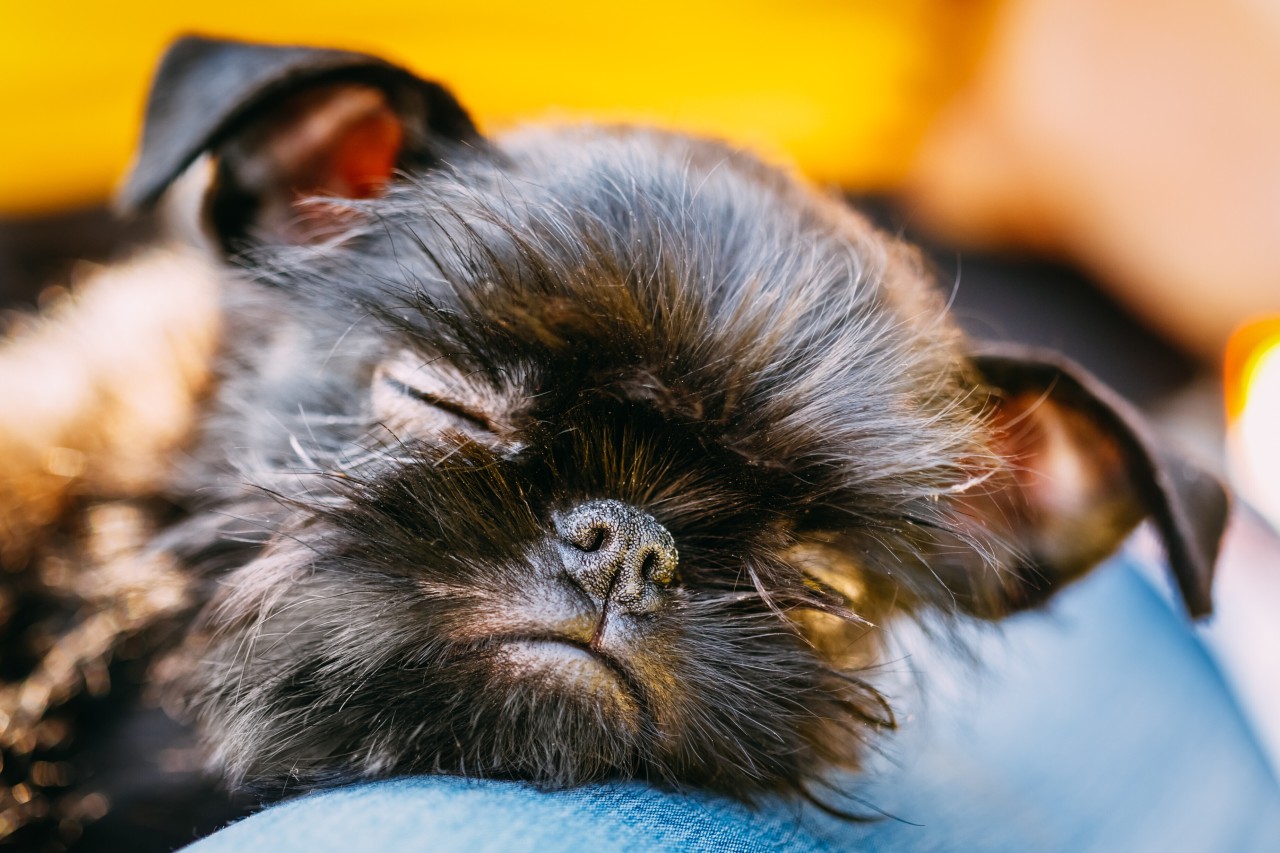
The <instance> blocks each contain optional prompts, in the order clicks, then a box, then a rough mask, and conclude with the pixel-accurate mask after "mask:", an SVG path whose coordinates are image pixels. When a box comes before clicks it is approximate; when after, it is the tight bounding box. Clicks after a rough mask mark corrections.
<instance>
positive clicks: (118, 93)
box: [0, 0, 996, 216]
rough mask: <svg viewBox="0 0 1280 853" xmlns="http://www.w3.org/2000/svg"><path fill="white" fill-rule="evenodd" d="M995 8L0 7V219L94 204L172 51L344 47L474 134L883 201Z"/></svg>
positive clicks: (118, 169) (910, 0) (868, 4)
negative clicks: (228, 39) (551, 136)
mask: <svg viewBox="0 0 1280 853" xmlns="http://www.w3.org/2000/svg"><path fill="white" fill-rule="evenodd" d="M995 5H996V0H932V2H931V0H852V2H816V0H798V1H797V2H789V3H780V2H779V3H768V2H734V3H730V2H706V3H692V2H670V1H669V0H656V1H655V2H650V3H646V4H643V5H642V6H636V7H629V6H625V5H613V4H607V3H599V4H596V3H584V2H572V3H560V4H542V3H538V2H536V0H535V2H523V3H517V2H492V3H488V4H467V3H463V2H457V0H455V1H454V2H451V3H433V2H410V0H366V2H363V3H361V2H351V0H346V2H341V3H338V2H334V0H311V2H307V3H270V2H263V0H260V2H248V0H221V2H216V3H209V4H198V5H194V6H192V7H191V8H182V7H180V6H179V5H177V4H173V5H163V6H160V5H155V4H152V3H145V2H139V0H119V2H97V3H71V4H59V3H52V2H43V3H42V2H39V0H0V6H2V7H3V12H2V13H0V105H3V109H4V111H5V113H6V115H5V118H4V122H3V130H0V216H16V215H24V214H32V213H40V212H46V211H52V210H56V209H59V208H63V207H68V206H75V205H80V204H89V203H95V202H100V201H102V200H104V199H105V198H106V197H107V196H108V195H109V193H110V191H111V189H112V187H113V186H114V184H115V182H116V181H117V180H118V179H119V177H120V175H121V173H122V171H123V170H124V169H125V168H126V166H127V163H128V158H129V155H130V151H131V149H132V147H133V144H134V141H135V139H136V136H137V132H138V123H139V119H140V116H141V112H142V107H143V101H144V97H145V92H146V87H147V84H148V80H149V78H150V74H151V70H152V69H153V68H154V66H155V63H156V61H157V59H158V57H159V55H160V53H161V52H162V51H163V49H164V46H165V45H166V44H167V43H168V42H169V41H170V40H171V39H172V38H173V37H174V36H176V35H178V34H181V33H186V32H199V33H204V34H209V35H221V36H234V37H238V38H245V39H251V40H264V41H277V42H288V43H295V44H315V45H326V46H336V47H346V48H351V49H357V50H365V51H369V52H374V53H378V54H382V55H384V56H386V57H387V58H389V59H392V60H394V61H397V62H400V63H402V64H404V65H407V66H409V67H411V68H413V69H414V70H416V71H418V72H419V73H421V74H422V75H424V76H427V77H431V78H433V79H437V80H439V81H441V82H444V83H445V84H447V85H448V86H450V87H451V88H452V89H453V90H454V92H455V93H456V94H457V95H458V97H459V98H460V99H461V100H462V102H463V103H464V104H465V105H466V106H467V107H468V108H469V109H470V110H471V111H472V112H473V114H474V115H475V117H476V118H477V120H478V121H479V123H480V124H481V126H482V128H485V129H488V130H493V129H497V128H501V127H502V126H504V125H507V124H510V123H512V122H516V121H520V120H524V119H545V118H553V119H556V118H558V119H574V118H579V117H584V116H586V117H593V118H605V119H621V120H633V121H645V122H656V123H659V124H663V125H667V126H673V127H679V128H683V129H686V130H691V131H695V132H702V133H710V134H713V135H717V136H722V137H727V138H729V139H732V140H735V141H737V142H740V143H742V144H746V145H749V146H752V147H754V148H756V149H759V150H761V151H763V152H764V153H765V154H766V155H769V156H773V157H775V158H780V159H784V160H791V161H794V162H796V163H798V164H799V165H800V167H801V168H803V169H804V170H805V171H807V172H808V173H809V174H810V175H811V176H813V177H814V178H816V179H817V180H819V181H822V182H826V183H832V184H838V185H841V186H843V187H845V188H849V189H854V190H863V191H869V190H881V189H886V188H889V187H892V186H893V185H894V184H895V183H896V182H897V181H898V180H899V179H900V178H901V177H902V176H903V174H904V172H905V170H906V168H907V165H908V164H909V163H910V159H911V155H912V153H913V150H914V146H915V144H916V142H917V141H918V139H919V138H920V136H921V134H922V132H923V129H924V127H925V125H926V124H927V122H928V120H929V118H930V117H931V116H932V115H933V114H934V112H935V111H936V110H937V109H938V108H939V107H940V106H941V104H942V103H943V102H944V100H945V99H946V97H947V96H948V95H949V94H950V93H951V92H952V91H954V90H955V88H956V87H957V86H959V85H960V83H961V82H963V80H964V78H965V76H966V75H967V73H968V72H969V70H970V69H971V67H972V65H973V62H974V59H975V57H976V54H977V51H978V50H979V49H980V46H981V41H982V38H983V34H984V33H985V28H986V26H987V24H988V22H989V21H990V19H991V13H992V7H993V6H995Z"/></svg>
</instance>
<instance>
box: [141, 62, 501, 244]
mask: <svg viewBox="0 0 1280 853" xmlns="http://www.w3.org/2000/svg"><path fill="white" fill-rule="evenodd" d="M479 138H480V137H479V134H478V133H477V132H476V129H475V126H474V125H473V124H472V122H471V119H470V118H469V117H468V116H467V114H466V112H465V111H464V110H463V109H462V107H461V106H459V104H458V102H457V101H456V100H454V98H453V96H452V95H450V94H449V93H448V92H447V91H446V90H445V89H443V88H442V87H440V86H439V85H437V84H435V83H431V82H428V81H426V80H422V79H420V78H418V77H416V76H414V75H413V74H412V73H410V72H408V71H406V70H405V69H403V68H399V67H397V66H395V65H392V64H390V63H387V62H384V61H383V60H381V59H377V58H375V57H372V56H366V55H364V54H360V53H350V52H347V51H340V50H318V49H313V48H300V47H277V46H271V45H260V44H244V43H241V42H233V41H220V40H215V39H207V38H200V37H194V36H193V37H187V38H183V39H181V40H179V41H178V42H176V43H175V44H174V45H173V46H172V47H171V48H170V49H169V51H168V52H167V53H166V54H165V56H164V59H163V60H162V61H161V63H160V68H159V70H158V71H157V72H156V76H155V79H154V81H153V83H152V87H151V95H150V99H149V102H148V105H147V111H146V119H145V123H144V126H143V132H142V145H141V149H140V151H139V153H138V155H137V158H136V161H135V163H134V166H133V170H132V172H131V174H130V175H129V177H128V179H127V180H126V182H125V184H124V186H123V188H122V190H121V192H120V195H119V203H120V205H121V206H122V207H123V208H124V209H125V210H129V211H136V210H139V209H144V208H147V207H149V206H151V205H153V204H154V203H155V202H156V201H157V200H158V199H159V198H160V197H161V196H162V195H163V194H164V192H165V190H166V189H167V188H168V187H169V186H170V185H171V184H172V183H173V182H174V181H175V180H176V179H177V178H178V177H179V176H180V175H181V174H182V173H183V172H184V171H186V170H187V169H188V168H189V167H191V166H192V164H193V163H194V162H195V161H196V160H197V159H199V158H201V157H202V155H206V154H207V155H210V158H211V160H212V174H211V175H210V178H211V179H206V180H204V181H203V183H202V186H201V187H200V188H199V190H198V191H197V192H196V193H194V198H193V199H192V200H191V201H189V202H187V203H189V204H193V205H197V206H199V207H200V210H198V211H196V213H198V215H199V216H200V217H201V219H202V220H203V221H204V222H206V223H208V224H210V225H211V226H212V228H213V231H214V233H215V236H216V237H217V239H218V240H219V241H220V242H221V243H222V245H223V246H224V247H227V246H229V245H231V244H233V243H235V242H237V241H238V240H240V239H241V238H242V237H245V236H252V237H255V238H261V239H275V240H284V241H290V242H301V241H304V240H307V239H310V238H312V237H314V236H316V235H323V234H324V232H325V231H326V226H327V225H330V224H331V223H330V222H329V220H330V219H332V218H334V217H337V218H341V214H340V213H339V209H338V207H337V206H334V205H324V204H319V205H316V204H311V205H308V206H305V207H300V206H299V204H298V203H299V202H300V201H301V200H303V199H307V198H313V197H317V196H319V197H332V198H339V199H352V198H368V197H371V196H375V195H377V194H379V193H381V192H382V191H383V190H384V189H385V188H386V186H387V185H388V183H389V182H390V181H391V180H392V177H393V173H394V172H395V170H397V169H404V170H420V169H423V168H427V167H429V166H431V165H432V164H433V163H434V162H436V161H437V160H439V158H440V157H441V156H443V155H444V153H445V152H446V151H447V150H448V148H449V146H450V145H456V144H458V143H462V144H468V143H471V144H474V143H476V142H478V141H479ZM184 199H185V195H184Z"/></svg>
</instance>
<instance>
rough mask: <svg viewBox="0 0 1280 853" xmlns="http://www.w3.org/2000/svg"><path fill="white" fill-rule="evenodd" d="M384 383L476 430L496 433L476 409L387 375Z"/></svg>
mask: <svg viewBox="0 0 1280 853" xmlns="http://www.w3.org/2000/svg"><path fill="white" fill-rule="evenodd" d="M382 381H383V382H384V383H386V384H387V385H388V386H389V387H390V388H391V389H392V390H394V391H395V392H396V393H398V394H402V395H404V396H406V397H409V398H411V399H414V400H417V401H419V402H421V403H426V404H427V405H428V406H432V407H434V408H437V409H439V410H440V411H442V412H448V413H449V414H451V415H453V416H454V417H456V418H458V419H459V420H462V421H465V422H466V423H467V424H468V425H469V426H472V427H475V428H476V429H479V430H484V431H485V432H494V428H493V424H492V423H491V422H490V421H489V419H488V418H487V417H485V416H484V415H482V414H480V413H479V412H477V411H475V410H474V409H470V408H468V407H467V406H464V405H463V404H462V403H459V402H457V401H455V400H449V399H446V398H444V397H441V396H439V395H437V394H432V393H431V392H430V391H424V390H422V389H421V388H414V387H413V386H411V385H406V384H405V383H403V382H401V381H400V380H398V379H395V378H394V377H391V376H388V375H386V374H383V376H382Z"/></svg>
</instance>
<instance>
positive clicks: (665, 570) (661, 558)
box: [640, 546, 676, 586]
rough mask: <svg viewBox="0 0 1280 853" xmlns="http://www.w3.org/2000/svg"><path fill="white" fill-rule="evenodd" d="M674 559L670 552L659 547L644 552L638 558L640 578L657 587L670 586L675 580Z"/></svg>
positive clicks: (652, 547)
mask: <svg viewBox="0 0 1280 853" xmlns="http://www.w3.org/2000/svg"><path fill="white" fill-rule="evenodd" d="M675 569H676V559H675V555H674V553H672V552H668V551H666V550H665V549H663V548H661V547H659V546H651V547H649V548H646V549H645V550H644V554H642V555H641V557H640V577H642V578H644V579H645V580H646V581H648V582H649V583H652V584H657V585H658V586H670V585H671V583H673V582H674V581H675V579H676V571H675Z"/></svg>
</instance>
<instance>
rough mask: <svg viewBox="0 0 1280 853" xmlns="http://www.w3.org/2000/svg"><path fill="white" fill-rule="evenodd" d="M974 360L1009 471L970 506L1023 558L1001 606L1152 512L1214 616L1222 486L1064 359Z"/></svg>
mask: <svg viewBox="0 0 1280 853" xmlns="http://www.w3.org/2000/svg"><path fill="white" fill-rule="evenodd" d="M974 364H975V366H976V367H977V369H978V371H979V373H980V374H981V376H982V378H983V379H984V380H985V382H986V383H987V384H988V386H989V388H990V391H991V401H992V405H993V407H994V417H995V425H996V428H997V445H998V448H999V451H1000V452H1001V454H1002V455H1003V456H1004V457H1005V459H1006V461H1007V463H1008V472H1009V473H1008V475H1007V476H1006V477H1004V479H1003V483H1000V484H993V485H994V487H993V488H992V489H991V490H989V491H988V492H987V493H985V494H984V495H982V496H981V497H975V498H973V500H974V504H973V505H972V506H971V507H970V510H971V511H976V512H977V514H978V515H979V516H980V517H983V518H984V522H983V523H987V524H990V525H993V528H994V529H997V530H1001V531H1004V532H1007V535H1008V536H1009V537H1010V540H1011V544H1012V545H1013V546H1014V548H1015V549H1016V550H1017V552H1018V553H1019V554H1020V555H1021V557H1022V559H1023V560H1024V561H1025V565H1023V566H1021V567H1019V571H1017V572H1015V575H1016V577H1011V578H1008V579H1006V582H1004V583H1002V584H1001V587H1002V595H1003V597H1004V598H1005V601H1004V602H1003V604H1004V608H1003V609H1004V610H1005V611H1006V612H1007V611H1011V610H1017V609H1021V608H1024V607H1028V606H1032V605H1035V604H1037V603H1039V602H1040V601H1043V600H1044V599H1046V598H1047V597H1049V595H1051V594H1052V593H1053V592H1054V591H1056V590H1057V589H1058V588H1059V587H1060V586H1061V585H1062V584H1064V583H1066V582H1068V581H1070V580H1073V579H1074V578H1076V577H1079V576H1080V575H1082V574H1083V573H1085V572H1086V571H1088V570H1089V569H1090V568H1091V567H1092V566H1093V565H1094V564H1096V563H1097V562H1099V561H1100V560H1102V559H1103V558H1105V557H1106V556H1107V555H1109V554H1110V553H1111V552H1113V551H1114V550H1115V549H1116V548H1117V547H1119V545H1120V543H1121V542H1122V541H1123V539H1124V538H1125V536H1127V535H1128V533H1129V532H1130V531H1131V530H1132V529H1133V527H1134V526H1135V525H1136V524H1137V523H1138V522H1139V521H1141V520H1142V519H1143V518H1145V517H1147V516H1150V517H1151V518H1152V520H1153V521H1154V523H1155V527H1156V530H1157V531H1158V532H1159V534H1160V538H1161V539H1162V540H1163V542H1164V547H1165V550H1166V552H1167V555H1168V559H1169V565H1170V568H1171V569H1172V571H1173V575H1174V577H1175V579H1176V580H1177V584H1178V588H1179V590H1180V591H1181V593H1182V598H1183V601H1184V602H1185V603H1186V607H1187V610H1188V611H1189V612H1190V614H1191V615H1192V616H1195V617H1199V616H1205V615H1207V614H1208V613H1210V612H1211V610H1212V607H1213V603H1212V598H1211V594H1210V591H1211V586H1212V581H1213V567H1214V561H1215V560H1216V558H1217V553H1218V546H1219V543H1220V541H1221V538H1222V533H1223V529H1224V527H1225V525H1226V519H1227V509H1228V501H1227V495H1226V492H1225V491H1224V489H1223V487H1222V485H1221V484H1220V483H1219V482H1218V481H1217V480H1216V479H1215V478H1214V477H1213V476H1212V475H1210V474H1208V473H1206V472H1205V471H1203V470H1201V469H1200V468H1199V467H1197V466H1196V465H1195V464H1193V463H1192V462H1190V461H1189V460H1187V459H1185V458H1183V457H1182V456H1180V455H1179V454H1177V453H1176V452H1173V451H1171V450H1170V449H1169V448H1168V447H1167V446H1166V445H1165V443H1164V442H1163V441H1162V440H1161V439H1160V438H1159V436H1157V435H1156V434H1155V433H1154V432H1153V431H1152V430H1151V428H1150V427H1149V426H1148V425H1147V424H1146V422H1145V421H1144V420H1143V418H1142V416H1141V415H1140V414H1139V413H1138V412H1137V411H1136V409H1134V407H1133V406H1131V405H1130V404H1129V403H1128V402H1126V401H1125V400H1124V399H1123V398H1121V397H1120V396H1119V395H1118V394H1116V393H1115V392H1114V391H1112V390H1111V389H1109V388H1107V387H1106V386H1104V385H1103V384H1102V383H1101V382H1099V381H1098V380H1097V379H1095V378H1093V377H1092V376H1090V375H1089V374H1088V373H1086V372H1085V371H1084V370H1082V369H1081V368H1079V367H1077V366H1076V365H1074V364H1072V363H1070V362H1069V361H1067V360H1066V359H1064V358H1063V357H1061V356H1058V355H1056V354H1053V353H1049V352H1045V351H1040V350H1034V349H1029V348H1024V347H1018V346H1012V345H998V346H989V347H986V348H984V349H983V350H982V351H981V352H979V353H978V354H977V355H976V356H975V357H974Z"/></svg>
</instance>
